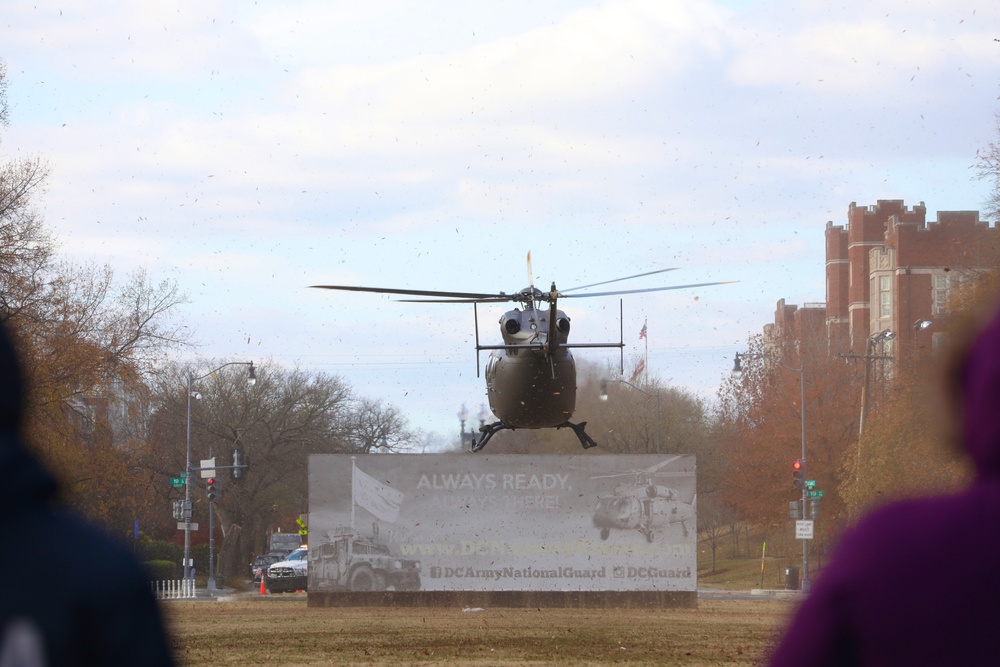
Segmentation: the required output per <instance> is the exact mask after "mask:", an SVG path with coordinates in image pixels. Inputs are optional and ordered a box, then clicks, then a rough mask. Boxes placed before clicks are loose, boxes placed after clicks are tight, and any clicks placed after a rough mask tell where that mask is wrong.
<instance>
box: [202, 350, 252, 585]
mask: <svg viewBox="0 0 1000 667" xmlns="http://www.w3.org/2000/svg"><path fill="white" fill-rule="evenodd" d="M227 366H249V367H250V368H249V369H248V370H247V384H248V385H250V386H251V387H252V386H253V385H254V384H255V383H256V382H257V374H256V373H255V372H254V368H253V362H252V361H230V362H229V363H226V364H222V365H221V366H219V367H218V368H216V369H214V370H211V371H209V372H208V373H205V374H204V375H200V376H198V377H195V376H194V373H188V377H187V459H186V463H185V464H184V475H185V477H184V579H185V580H188V579H190V578H191V472H192V468H191V399H192V398H194V396H195V393H196V392H195V391H194V383H195V382H197V381H198V380H204V379H205V378H207V377H208V376H210V375H214V374H215V373H217V372H219V371H220V370H222V369H223V368H225V367H227ZM198 398H201V396H200V395H199V396H198ZM210 502H211V501H210ZM209 514H210V515H211V508H209ZM211 537H212V536H209V538H210V539H209V547H211V546H213V544H212V543H213V540H212V539H211ZM214 556H215V555H214V554H212V553H210V554H209V557H208V570H209V575H208V586H209V588H215V581H214V578H215V577H214V574H215V563H214V562H213V561H214V560H215V558H214Z"/></svg>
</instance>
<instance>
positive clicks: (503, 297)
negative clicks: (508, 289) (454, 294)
mask: <svg viewBox="0 0 1000 667" xmlns="http://www.w3.org/2000/svg"><path fill="white" fill-rule="evenodd" d="M514 297H515V295H511V294H494V295H492V296H489V297H482V298H476V299H464V298H461V299H460V298H455V299H396V301H398V302H400V303H503V302H504V301H515V300H516V299H515V298H514Z"/></svg>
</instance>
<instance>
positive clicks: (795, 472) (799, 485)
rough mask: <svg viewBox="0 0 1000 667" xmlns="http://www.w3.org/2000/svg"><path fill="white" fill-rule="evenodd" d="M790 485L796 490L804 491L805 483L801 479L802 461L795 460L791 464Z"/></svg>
mask: <svg viewBox="0 0 1000 667" xmlns="http://www.w3.org/2000/svg"><path fill="white" fill-rule="evenodd" d="M792 483H793V484H794V485H795V488H796V489H804V488H805V486H806V481H805V480H804V479H802V459H796V460H795V463H793V464H792Z"/></svg>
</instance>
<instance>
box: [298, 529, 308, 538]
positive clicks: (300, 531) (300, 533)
mask: <svg viewBox="0 0 1000 667" xmlns="http://www.w3.org/2000/svg"><path fill="white" fill-rule="evenodd" d="M308 534H309V531H308V530H306V529H305V528H300V529H299V535H301V536H302V537H305V536H306V535H308Z"/></svg>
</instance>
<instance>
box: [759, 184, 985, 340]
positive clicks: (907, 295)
mask: <svg viewBox="0 0 1000 667" xmlns="http://www.w3.org/2000/svg"><path fill="white" fill-rule="evenodd" d="M998 258H1000V233H998V228H997V227H996V226H995V225H991V224H990V223H989V222H983V221H981V220H980V219H979V213H978V212H977V211H939V212H938V219H937V220H936V221H931V222H928V221H927V207H926V206H925V205H924V203H923V202H920V203H919V204H918V205H916V206H913V207H907V206H906V205H905V204H904V203H903V201H902V200H879V201H878V202H877V203H876V204H875V205H874V206H858V205H857V204H856V203H854V202H852V203H851V205H850V207H849V208H848V212H847V225H846V226H841V225H834V224H833V223H832V222H828V223H827V225H826V304H825V306H824V305H823V304H811V305H810V304H807V305H806V306H805V307H803V308H797V307H796V306H790V305H786V304H785V302H784V300H781V301H779V302H778V308H777V311H776V312H775V318H774V324H773V325H768V326H767V327H765V340H768V341H770V343H771V344H773V345H778V346H781V347H784V348H786V349H787V347H788V346H789V345H790V344H793V342H794V344H796V345H802V342H803V341H816V340H817V339H820V340H822V339H824V338H825V341H826V345H827V348H828V349H827V352H828V353H830V354H866V353H867V351H868V344H869V340H870V339H871V337H872V336H873V335H876V334H878V333H879V332H883V331H887V330H889V331H892V332H895V334H896V338H895V340H894V341H892V344H890V345H887V346H886V347H885V348H884V349H883V352H885V353H888V354H892V355H894V356H898V355H899V354H906V353H908V351H910V350H917V349H919V348H922V347H928V346H930V345H932V344H933V341H934V340H935V338H934V337H935V336H936V335H937V334H936V332H935V328H936V327H933V326H931V327H929V328H927V329H921V328H918V327H917V326H916V325H917V323H918V322H921V321H930V322H933V321H934V320H935V318H937V319H939V320H940V318H941V317H943V316H944V315H945V314H946V312H945V307H946V303H947V299H948V295H949V291H950V290H951V289H952V288H954V287H955V286H956V285H957V284H958V283H959V282H960V281H961V280H963V279H964V278H965V277H967V276H969V275H970V274H971V273H973V272H975V271H979V270H983V269H990V268H992V269H996V268H998V267H997V260H998ZM819 312H823V313H824V315H825V332H823V333H819V332H817V330H816V327H817V323H816V318H817V317H818V313H819ZM824 334H825V335H824Z"/></svg>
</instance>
